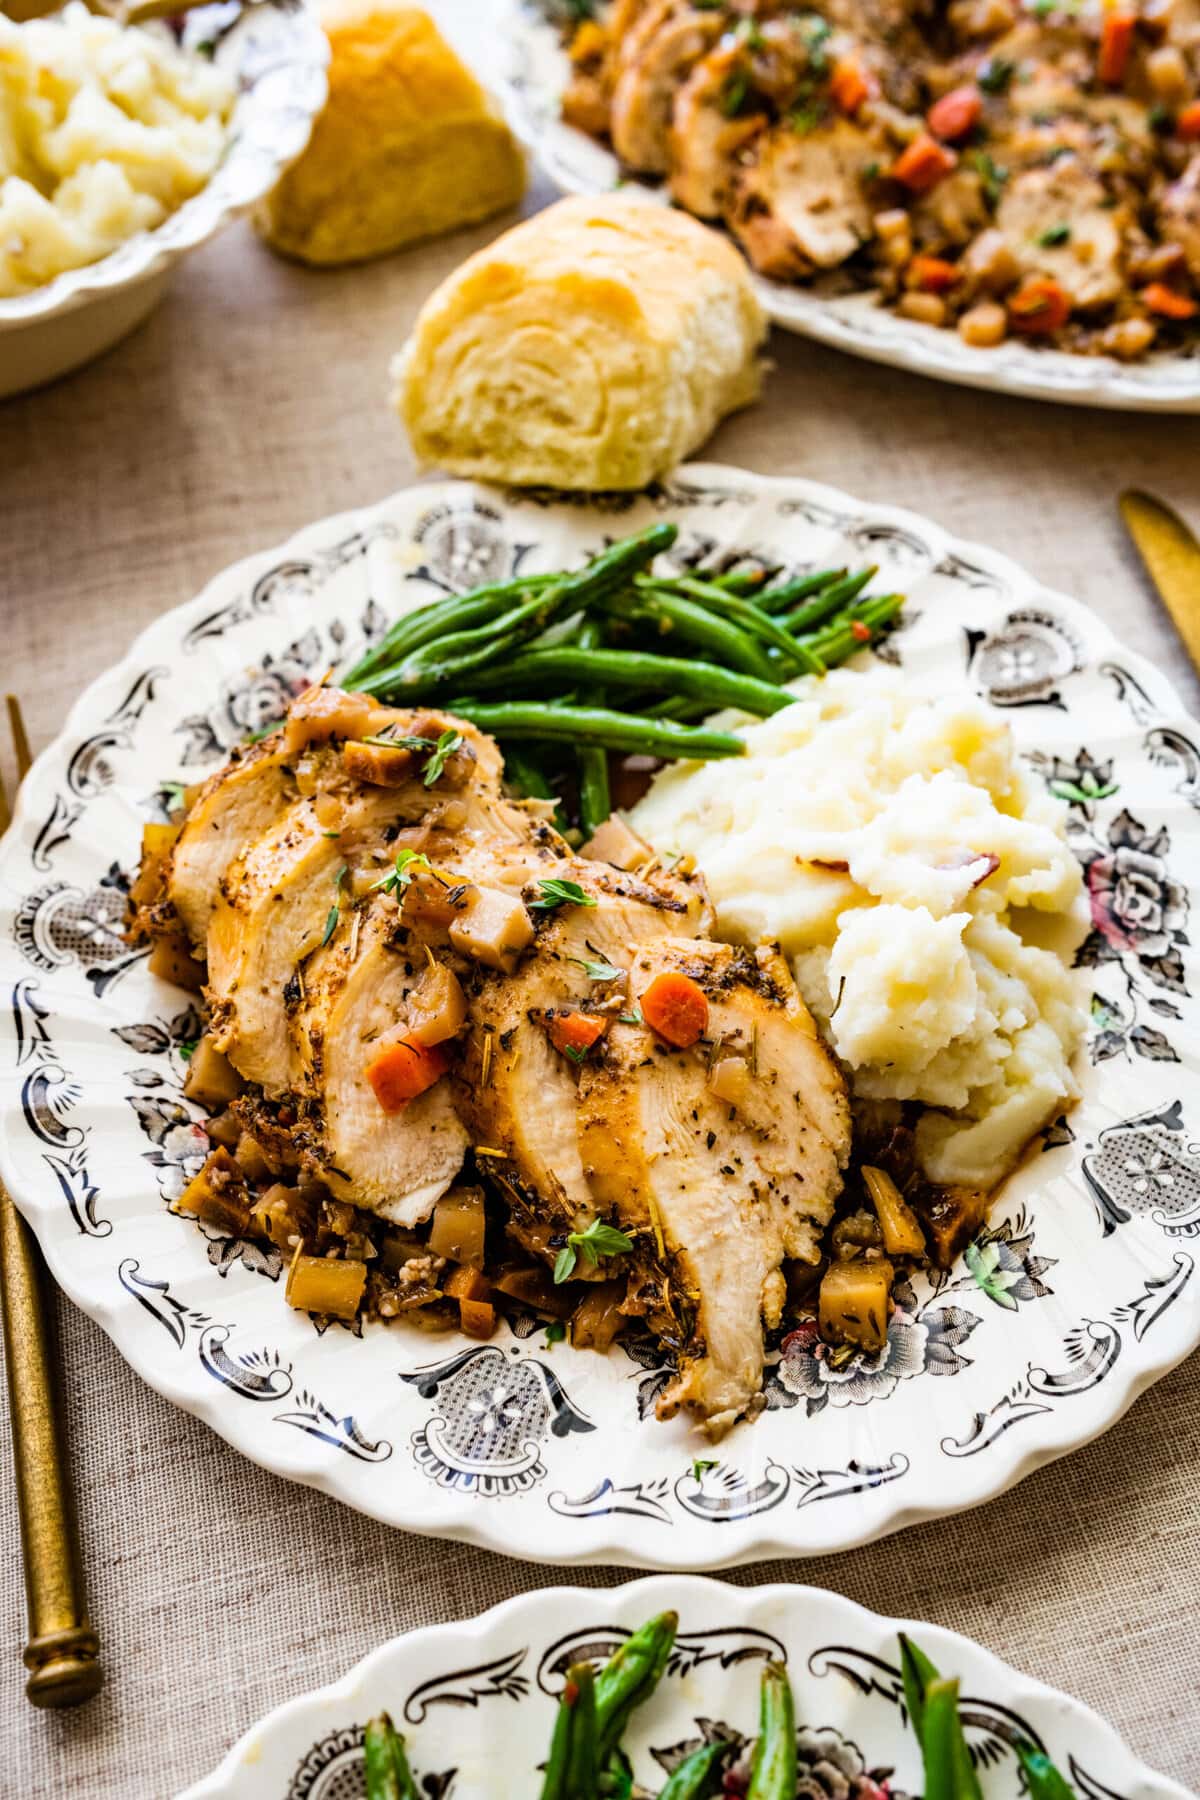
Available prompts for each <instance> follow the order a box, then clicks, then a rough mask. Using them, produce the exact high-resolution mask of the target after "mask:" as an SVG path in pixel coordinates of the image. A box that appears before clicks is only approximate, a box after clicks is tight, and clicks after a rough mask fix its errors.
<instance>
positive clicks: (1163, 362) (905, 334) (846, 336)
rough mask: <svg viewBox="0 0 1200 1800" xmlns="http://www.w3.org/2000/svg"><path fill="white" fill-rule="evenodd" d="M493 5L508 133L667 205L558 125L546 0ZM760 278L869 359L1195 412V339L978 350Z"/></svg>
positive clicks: (1002, 389) (562, 74)
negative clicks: (1122, 354) (1158, 348)
mask: <svg viewBox="0 0 1200 1800" xmlns="http://www.w3.org/2000/svg"><path fill="white" fill-rule="evenodd" d="M489 4H490V6H491V9H492V17H493V31H494V35H495V38H496V52H497V54H496V61H495V65H494V68H493V71H492V74H491V79H492V80H493V81H494V82H496V83H498V84H499V86H500V88H501V91H502V94H503V98H504V101H505V105H506V109H507V112H508V116H509V121H510V123H511V125H512V127H513V130H514V131H515V132H516V133H517V135H518V136H519V137H520V138H521V140H522V142H523V143H525V144H526V145H527V146H528V148H529V149H530V150H531V151H532V152H533V154H534V155H536V157H537V158H538V160H539V162H540V163H541V165H542V167H543V168H544V169H545V171H546V173H547V174H548V175H549V176H550V178H551V179H552V180H553V181H554V182H555V183H556V185H557V186H558V187H560V188H563V189H565V191H566V192H568V193H572V194H605V193H608V192H610V191H611V190H612V189H613V188H614V187H616V186H618V185H620V186H621V187H622V188H624V189H625V190H626V191H637V192H640V193H643V194H645V195H646V196H647V197H649V198H651V199H653V200H654V201H656V202H659V203H665V199H666V196H665V192H664V190H663V188H662V187H661V186H660V185H656V184H652V183H648V182H641V181H638V180H637V178H636V177H629V176H623V175H622V172H621V169H620V165H619V164H618V162H617V159H616V158H615V157H614V156H613V154H612V152H611V151H609V150H608V149H606V148H605V147H604V145H602V144H600V143H597V142H596V140H595V139H593V138H589V137H588V136H587V135H586V134H585V133H584V132H582V131H578V130H576V129H575V128H574V127H572V126H569V125H566V124H564V123H563V120H562V118H561V117H560V106H559V103H560V100H561V97H562V93H563V89H564V86H565V84H566V80H567V72H568V68H569V64H568V61H567V58H566V55H565V53H564V51H563V49H562V46H561V43H560V40H559V31H558V27H557V25H556V24H555V23H554V21H553V19H552V18H551V17H550V16H549V15H550V14H551V11H552V8H551V6H550V5H549V4H548V0H489ZM754 285H755V287H756V289H757V291H758V297H759V299H760V301H761V302H762V305H763V308H764V310H765V311H766V313H767V316H768V317H769V318H770V319H772V320H773V321H774V323H775V324H776V325H781V326H783V327H784V329H785V330H788V331H795V332H799V333H800V335H801V336H802V337H811V338H815V339H816V340H817V341H818V342H819V343H822V344H829V345H831V346H832V347H833V348H834V349H835V350H844V351H846V352H847V353H848V354H849V355H851V356H861V357H865V358H866V360H867V361H868V362H879V363H887V364H890V365H891V366H892V367H894V368H898V369H907V370H909V371H910V373H912V374H915V375H930V376H933V377H934V378H935V379H937V380H940V381H950V382H954V383H956V384H957V385H959V386H962V387H973V388H984V389H989V390H991V391H992V392H994V393H1002V394H1015V395H1018V396H1021V397H1024V398H1027V399H1032V400H1056V401H1058V402H1059V403H1060V404H1062V405H1068V406H1102V407H1108V408H1112V409H1115V410H1118V411H1134V412H1184V413H1194V412H1200V340H1198V341H1197V342H1195V343H1194V344H1192V345H1191V346H1189V348H1188V349H1187V350H1186V351H1185V352H1182V353H1171V352H1163V353H1161V354H1159V355H1153V356H1149V357H1147V358H1146V359H1145V361H1143V362H1139V363H1121V362H1117V361H1116V360H1115V359H1113V358H1112V357H1102V356H1073V355H1070V354H1069V353H1067V352H1066V351H1058V350H1039V349H1036V348H1034V347H1033V346H1031V345H1029V344H1024V343H1020V342H1018V341H1015V340H1012V339H1010V340H1009V341H1007V342H1006V343H1004V344H1001V345H999V346H997V347H996V348H995V349H992V350H977V349H972V348H971V346H970V345H969V344H965V343H964V342H963V341H962V339H961V338H960V337H959V335H958V333H957V332H956V331H946V330H941V329H934V328H933V327H932V326H928V325H920V324H917V323H916V322H914V321H913V320H911V319H902V318H900V317H899V316H898V315H897V314H896V313H894V312H891V311H889V310H888V309H887V308H886V307H884V306H881V305H879V304H878V302H877V301H876V299H875V298H874V296H873V295H872V294H869V293H851V294H840V295H839V294H834V293H825V292H820V293H819V292H817V291H816V290H815V289H812V288H803V287H798V286H796V285H794V284H792V283H789V282H782V281H768V280H767V279H766V278H765V277H762V276H755V278H754Z"/></svg>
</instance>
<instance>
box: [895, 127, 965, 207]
mask: <svg viewBox="0 0 1200 1800" xmlns="http://www.w3.org/2000/svg"><path fill="white" fill-rule="evenodd" d="M957 163H958V158H957V156H955V154H954V152H953V150H947V149H946V147H945V145H944V144H939V143H938V141H937V139H936V138H934V137H930V136H929V135H928V134H927V133H925V132H922V134H921V136H920V137H917V138H914V139H913V141H912V143H911V144H906V145H905V147H904V149H903V150H902V151H901V152H900V154H899V156H898V157H897V158H896V160H895V162H894V163H893V164H892V175H893V177H894V179H895V180H896V181H900V182H903V184H904V186H905V187H906V188H909V189H911V191H912V192H913V193H914V194H925V193H928V192H929V189H930V188H932V187H936V186H937V184H938V182H939V181H941V180H942V179H943V178H944V177H945V176H947V175H949V173H950V171H951V170H952V169H953V168H955V167H956V166H957Z"/></svg>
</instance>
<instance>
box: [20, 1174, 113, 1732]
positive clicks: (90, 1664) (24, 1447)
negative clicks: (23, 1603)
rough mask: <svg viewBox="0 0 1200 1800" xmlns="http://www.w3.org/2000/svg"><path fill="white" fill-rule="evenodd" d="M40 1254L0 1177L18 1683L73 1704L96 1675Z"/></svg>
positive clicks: (52, 1702) (85, 1696)
mask: <svg viewBox="0 0 1200 1800" xmlns="http://www.w3.org/2000/svg"><path fill="white" fill-rule="evenodd" d="M40 1264H41V1257H40V1255H39V1252H38V1248H37V1244H36V1242H35V1241H34V1237H33V1233H32V1232H31V1231H30V1229H29V1227H28V1225H26V1223H25V1221H24V1219H23V1218H22V1217H21V1215H20V1213H19V1212H18V1211H17V1209H16V1207H15V1206H14V1205H13V1203H12V1199H11V1198H10V1196H9V1195H8V1193H7V1192H6V1191H5V1189H4V1187H3V1185H2V1184H0V1290H2V1292H3V1296H4V1353H5V1366H6V1368H7V1371H8V1396H9V1417H10V1420H11V1424H12V1439H13V1461H14V1463H15V1465H16V1474H17V1504H18V1508H19V1510H20V1515H21V1543H22V1548H23V1550H24V1561H25V1594H26V1599H27V1601H28V1607H29V1642H28V1644H27V1646H26V1649H25V1666H26V1668H27V1669H28V1670H29V1679H28V1681H27V1682H26V1684H25V1692H26V1695H27V1696H28V1698H29V1699H30V1700H31V1701H32V1702H33V1704H34V1705H35V1706H77V1705H78V1704H79V1702H80V1701H82V1700H89V1699H90V1698H91V1697H92V1695H93V1694H95V1693H97V1692H98V1691H99V1688H100V1686H101V1683H102V1682H103V1680H104V1671H103V1668H102V1666H101V1663H100V1655H99V1653H100V1640H99V1639H98V1638H97V1636H96V1633H95V1632H94V1631H93V1630H92V1627H91V1625H90V1624H89V1622H88V1618H87V1608H86V1605H85V1602H84V1596H83V1582H82V1578H81V1575H80V1561H79V1552H78V1545H77V1538H76V1533H75V1520H74V1517H73V1513H72V1508H71V1501H70V1492H69V1489H68V1487H67V1482H66V1477H65V1473H64V1471H65V1468H66V1463H65V1459H64V1455H63V1449H62V1445H61V1444H60V1442H59V1438H58V1432H57V1429H56V1426H55V1406H54V1386H53V1375H52V1368H53V1364H52V1362H51V1358H50V1345H49V1341H48V1336H47V1330H46V1304H45V1297H44V1293H43V1284H42V1274H41V1267H40Z"/></svg>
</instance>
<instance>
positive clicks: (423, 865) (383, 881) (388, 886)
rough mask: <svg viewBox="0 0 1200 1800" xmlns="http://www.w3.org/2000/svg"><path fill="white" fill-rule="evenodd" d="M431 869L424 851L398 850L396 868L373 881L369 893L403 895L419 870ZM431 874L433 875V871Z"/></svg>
mask: <svg viewBox="0 0 1200 1800" xmlns="http://www.w3.org/2000/svg"><path fill="white" fill-rule="evenodd" d="M429 868H430V862H429V858H428V857H427V856H426V855H425V853H424V851H423V850H397V852H396V866H395V867H394V868H392V869H389V870H388V872H387V874H386V875H381V876H380V877H379V880H378V881H373V882H372V883H371V886H370V889H369V891H370V892H371V893H372V894H374V893H380V894H398V893H401V892H402V891H403V889H405V888H406V887H407V886H408V885H409V883H410V882H411V881H412V878H413V876H414V875H415V874H416V872H417V870H418V869H429ZM344 872H345V871H343V873H344ZM430 872H431V873H432V870H430Z"/></svg>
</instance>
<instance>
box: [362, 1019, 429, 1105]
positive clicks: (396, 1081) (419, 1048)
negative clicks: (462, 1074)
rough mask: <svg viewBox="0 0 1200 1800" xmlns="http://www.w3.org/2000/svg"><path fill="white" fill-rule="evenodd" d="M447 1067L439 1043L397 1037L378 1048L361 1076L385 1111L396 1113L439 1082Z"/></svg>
mask: <svg viewBox="0 0 1200 1800" xmlns="http://www.w3.org/2000/svg"><path fill="white" fill-rule="evenodd" d="M449 1067H450V1059H449V1057H448V1056H447V1054H446V1052H445V1051H444V1050H443V1049H442V1047H441V1045H440V1044H429V1045H425V1044H419V1043H417V1042H415V1041H414V1040H413V1039H412V1038H408V1037H399V1038H392V1039H391V1040H390V1041H387V1042H384V1043H383V1044H382V1045H381V1046H380V1048H379V1049H378V1050H377V1051H376V1052H375V1055H374V1056H373V1057H372V1058H371V1060H370V1062H369V1063H368V1064H367V1066H366V1069H365V1070H364V1074H365V1075H366V1078H367V1080H368V1081H369V1082H370V1084H371V1087H372V1089H373V1090H374V1094H375V1098H376V1099H377V1100H378V1102H379V1104H380V1106H381V1107H382V1108H383V1110H384V1112H385V1113H398V1112H403V1111H404V1108H405V1107H406V1106H407V1105H408V1104H409V1102H410V1101H411V1100H415V1099H416V1098H417V1096H418V1094H423V1093H425V1092H426V1090H427V1089H429V1088H431V1087H432V1086H433V1085H434V1083H435V1082H437V1081H440V1080H441V1078H442V1076H443V1075H444V1074H445V1073H446V1070H447V1069H448V1068H449Z"/></svg>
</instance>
